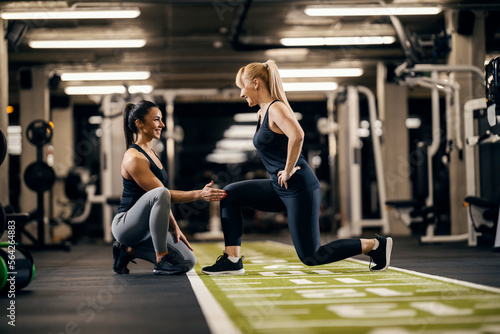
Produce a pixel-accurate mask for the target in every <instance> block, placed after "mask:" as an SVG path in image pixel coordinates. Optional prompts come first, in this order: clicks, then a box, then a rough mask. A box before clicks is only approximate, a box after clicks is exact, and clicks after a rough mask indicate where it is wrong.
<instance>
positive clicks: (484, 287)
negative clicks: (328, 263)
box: [347, 258, 500, 293]
mask: <svg viewBox="0 0 500 334" xmlns="http://www.w3.org/2000/svg"><path fill="white" fill-rule="evenodd" d="M347 261H352V262H357V263H363V264H368V262H367V261H362V260H358V259H353V258H349V259H348V260H347ZM389 269H392V270H396V271H400V272H403V273H407V274H412V275H416V276H420V277H425V278H431V279H435V280H439V281H442V282H446V283H453V284H458V285H461V286H466V287H469V288H474V289H480V290H483V291H488V292H494V293H500V288H495V287H491V286H487V285H482V284H477V283H470V282H465V281H460V280H457V279H453V278H447V277H442V276H437V275H431V274H425V273H421V272H418V271H413V270H407V269H402V268H397V267H393V266H390V267H389Z"/></svg>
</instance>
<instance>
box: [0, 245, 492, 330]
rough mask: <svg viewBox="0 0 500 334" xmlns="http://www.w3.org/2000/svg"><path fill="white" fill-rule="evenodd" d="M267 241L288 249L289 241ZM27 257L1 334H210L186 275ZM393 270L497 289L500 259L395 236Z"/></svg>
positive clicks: (102, 249)
mask: <svg viewBox="0 0 500 334" xmlns="http://www.w3.org/2000/svg"><path fill="white" fill-rule="evenodd" d="M269 238H270V239H273V240H276V241H280V242H286V243H290V238H289V237H288V236H280V237H276V236H272V237H269ZM250 239H252V238H251V237H248V238H246V240H250ZM258 239H262V237H261V236H260V237H258ZM324 239H325V241H327V240H328V239H332V238H331V237H328V236H326V237H324ZM32 253H33V256H34V259H35V263H36V267H37V272H36V277H35V280H34V281H33V282H32V283H31V284H30V285H29V286H28V287H27V288H26V289H25V290H23V291H20V292H18V293H17V295H16V298H15V302H16V327H15V328H13V327H11V326H9V325H8V324H7V321H8V319H7V318H6V314H7V310H6V308H7V306H8V302H9V299H7V298H6V297H5V296H3V297H0V310H1V311H0V315H1V317H0V333H2V334H6V333H34V334H37V333H45V334H50V333H52V334H59V333H74V334H83V333H92V334H98V333H106V334H114V333H196V334H203V333H209V329H208V327H207V324H206V322H205V319H204V317H203V314H202V312H201V309H200V307H199V306H198V303H197V301H196V297H195V296H194V293H193V291H192V289H191V287H190V283H189V281H188V279H187V277H186V276H185V275H181V276H171V277H158V276H154V275H152V265H151V264H149V263H146V262H144V261H138V264H137V265H134V264H131V265H130V268H131V270H132V273H131V274H130V275H115V274H114V273H113V272H112V270H111V264H112V255H111V246H110V245H103V244H79V245H76V246H73V247H72V248H71V251H70V252H64V251H32ZM357 258H359V259H363V260H367V257H366V256H359V257H357ZM392 265H393V266H395V267H399V268H404V269H410V270H415V271H419V272H423V273H428V274H434V275H439V276H444V277H448V278H454V279H459V280H464V281H468V282H473V283H478V284H484V285H489V286H495V287H500V253H492V252H491V251H490V246H489V245H488V246H479V247H476V248H470V247H467V246H466V244H465V243H454V244H439V245H420V244H419V243H418V240H417V239H416V238H410V237H395V238H394V250H393V259H392Z"/></svg>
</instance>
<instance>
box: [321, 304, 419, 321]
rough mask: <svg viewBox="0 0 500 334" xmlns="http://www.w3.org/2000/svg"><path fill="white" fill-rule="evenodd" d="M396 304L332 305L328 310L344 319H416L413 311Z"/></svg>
mask: <svg viewBox="0 0 500 334" xmlns="http://www.w3.org/2000/svg"><path fill="white" fill-rule="evenodd" d="M398 306H399V305H398V304H396V303H375V304H363V305H330V306H327V310H328V311H331V312H333V313H336V314H337V315H338V316H339V317H342V318H400V317H414V316H415V315H416V314H417V312H416V311H415V310H412V309H402V310H401V309H398Z"/></svg>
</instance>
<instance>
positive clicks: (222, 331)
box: [187, 270, 241, 334]
mask: <svg viewBox="0 0 500 334" xmlns="http://www.w3.org/2000/svg"><path fill="white" fill-rule="evenodd" d="M187 277H188V279H189V282H190V283H191V287H192V288H193V291H194V294H195V296H196V299H198V304H199V305H200V308H201V311H202V312H203V315H204V316H205V319H206V321H207V324H208V327H209V328H210V332H211V333H212V334H227V333H235V334H239V333H241V332H240V330H239V329H238V328H237V327H236V326H235V325H234V324H233V322H232V321H231V320H230V319H229V317H228V316H227V314H226V312H225V311H224V309H223V308H222V307H221V306H220V304H219V303H218V302H217V300H215V298H214V296H213V295H212V293H211V292H210V291H209V290H208V288H207V287H206V286H205V284H204V283H203V281H202V280H201V279H200V277H199V276H198V274H197V273H196V271H194V270H190V271H189V272H188V273H187Z"/></svg>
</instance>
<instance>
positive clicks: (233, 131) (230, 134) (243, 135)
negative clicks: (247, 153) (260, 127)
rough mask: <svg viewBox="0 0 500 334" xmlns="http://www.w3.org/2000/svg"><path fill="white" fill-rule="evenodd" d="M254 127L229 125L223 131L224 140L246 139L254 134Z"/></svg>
mask: <svg viewBox="0 0 500 334" xmlns="http://www.w3.org/2000/svg"><path fill="white" fill-rule="evenodd" d="M255 130H256V127H255V125H231V126H230V127H229V129H227V130H226V131H224V138H228V139H248V138H253V135H254V134H255Z"/></svg>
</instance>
